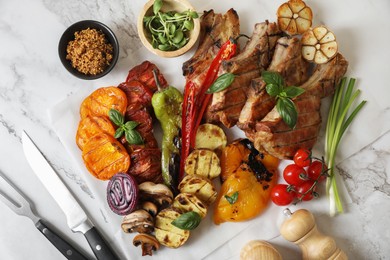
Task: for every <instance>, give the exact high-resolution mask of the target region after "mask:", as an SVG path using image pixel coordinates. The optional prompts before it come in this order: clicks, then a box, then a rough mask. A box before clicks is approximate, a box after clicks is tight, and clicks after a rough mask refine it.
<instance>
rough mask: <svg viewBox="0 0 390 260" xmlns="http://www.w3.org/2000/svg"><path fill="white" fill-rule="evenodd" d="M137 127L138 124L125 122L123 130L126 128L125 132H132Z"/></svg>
mask: <svg viewBox="0 0 390 260" xmlns="http://www.w3.org/2000/svg"><path fill="white" fill-rule="evenodd" d="M138 125H139V123H138V122H136V121H127V122H126V123H125V128H126V129H127V130H133V129H134V128H136V127H137V126H138Z"/></svg>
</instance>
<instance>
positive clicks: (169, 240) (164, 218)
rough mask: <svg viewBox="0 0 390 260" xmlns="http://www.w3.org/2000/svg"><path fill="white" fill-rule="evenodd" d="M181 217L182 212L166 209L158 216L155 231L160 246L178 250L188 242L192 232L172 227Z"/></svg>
mask: <svg viewBox="0 0 390 260" xmlns="http://www.w3.org/2000/svg"><path fill="white" fill-rule="evenodd" d="M180 216H181V212H180V211H179V210H178V209H174V208H167V209H164V210H162V211H160V212H159V213H158V214H157V216H156V219H155V229H154V230H155V235H156V238H157V240H158V241H159V242H160V244H162V245H164V246H167V247H171V248H178V247H180V246H182V245H183V244H184V243H185V242H186V241H187V240H188V238H189V236H190V231H188V230H183V229H180V228H177V227H175V226H174V225H172V222H173V221H174V220H175V219H177V218H178V217H180Z"/></svg>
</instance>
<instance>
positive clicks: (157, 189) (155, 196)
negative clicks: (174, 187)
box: [138, 181, 173, 209]
mask: <svg viewBox="0 0 390 260" xmlns="http://www.w3.org/2000/svg"><path fill="white" fill-rule="evenodd" d="M138 188H139V191H140V199H141V200H147V201H148V200H150V201H153V202H154V203H155V204H157V205H158V207H159V208H160V209H161V208H166V207H168V206H170V205H171V204H172V201H173V194H172V191H171V190H170V189H169V188H168V187H167V186H165V185H164V184H161V183H159V184H156V183H153V182H151V181H146V182H143V183H141V184H140V185H139V186H138Z"/></svg>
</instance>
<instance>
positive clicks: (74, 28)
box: [58, 20, 119, 80]
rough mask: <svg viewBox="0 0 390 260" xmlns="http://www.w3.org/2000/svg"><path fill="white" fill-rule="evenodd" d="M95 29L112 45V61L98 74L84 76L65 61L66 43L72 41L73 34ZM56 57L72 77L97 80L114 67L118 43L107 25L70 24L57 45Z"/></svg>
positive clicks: (91, 22) (91, 23)
mask: <svg viewBox="0 0 390 260" xmlns="http://www.w3.org/2000/svg"><path fill="white" fill-rule="evenodd" d="M88 28H90V29H96V30H98V31H102V32H103V34H104V35H105V37H106V39H107V41H108V42H109V43H110V44H111V45H112V47H113V53H112V56H113V57H112V60H111V63H110V65H108V66H107V67H106V68H105V70H104V71H103V72H101V73H99V74H96V75H86V74H84V73H81V72H79V71H78V70H77V69H75V68H73V67H72V64H71V62H70V60H67V59H66V55H67V52H66V48H67V46H68V43H69V42H70V41H73V40H74V38H75V36H74V33H75V32H78V31H82V30H85V29H88ZM58 55H59V56H60V60H61V62H62V65H64V67H65V68H66V69H67V70H68V71H69V72H70V73H71V74H73V75H74V76H76V77H78V78H80V79H86V80H91V79H98V78H101V77H103V76H104V75H106V74H107V73H109V72H110V71H111V70H112V69H113V68H114V66H115V64H116V62H117V61H118V57H119V43H118V40H117V38H116V37H115V34H114V33H113V32H112V31H111V29H110V28H108V26H107V25H105V24H103V23H101V22H98V21H93V20H84V21H80V22H77V23H75V24H72V25H71V26H69V28H68V29H66V30H65V32H64V33H63V34H62V36H61V39H60V42H59V44H58Z"/></svg>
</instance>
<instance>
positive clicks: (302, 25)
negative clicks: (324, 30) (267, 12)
mask: <svg viewBox="0 0 390 260" xmlns="http://www.w3.org/2000/svg"><path fill="white" fill-rule="evenodd" d="M277 16H278V25H279V28H280V29H281V30H282V31H284V32H286V33H288V34H290V35H295V34H301V33H304V32H305V31H307V30H308V29H309V28H310V26H311V24H312V19H313V13H312V11H311V9H310V7H308V6H307V5H306V4H305V2H303V1H302V0H290V1H288V2H286V3H284V4H282V5H281V6H280V7H279V8H278V11H277Z"/></svg>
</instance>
